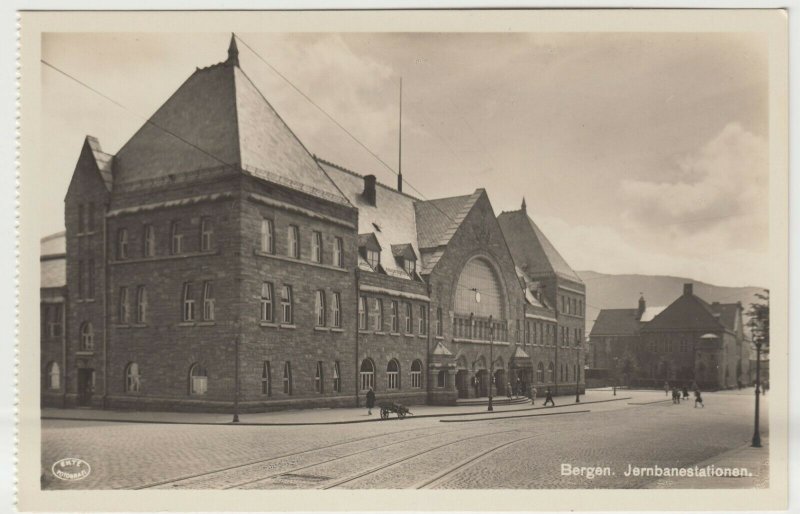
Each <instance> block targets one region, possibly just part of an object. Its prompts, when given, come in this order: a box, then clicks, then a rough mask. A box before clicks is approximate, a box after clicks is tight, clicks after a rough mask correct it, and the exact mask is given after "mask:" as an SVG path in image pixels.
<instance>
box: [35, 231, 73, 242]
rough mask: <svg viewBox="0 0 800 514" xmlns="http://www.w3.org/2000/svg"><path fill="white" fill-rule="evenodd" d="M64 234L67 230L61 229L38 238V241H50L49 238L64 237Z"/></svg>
mask: <svg viewBox="0 0 800 514" xmlns="http://www.w3.org/2000/svg"><path fill="white" fill-rule="evenodd" d="M65 235H67V231H66V230H62V231H60V232H54V233H52V234H50V235H47V236H44V237H42V238H40V239H39V241H50V240H51V239H58V238H59V237H64V236H65Z"/></svg>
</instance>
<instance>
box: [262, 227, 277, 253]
mask: <svg viewBox="0 0 800 514" xmlns="http://www.w3.org/2000/svg"><path fill="white" fill-rule="evenodd" d="M261 251H262V252H264V253H269V254H272V253H275V224H274V223H273V221H272V220H271V219H267V218H264V219H262V220H261Z"/></svg>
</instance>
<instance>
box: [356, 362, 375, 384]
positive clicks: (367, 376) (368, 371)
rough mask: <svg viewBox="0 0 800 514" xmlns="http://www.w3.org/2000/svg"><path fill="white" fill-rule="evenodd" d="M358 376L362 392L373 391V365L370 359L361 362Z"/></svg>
mask: <svg viewBox="0 0 800 514" xmlns="http://www.w3.org/2000/svg"><path fill="white" fill-rule="evenodd" d="M359 376H360V377H361V390H362V391H367V390H369V389H375V365H374V364H373V363H372V361H371V360H370V359H364V360H363V361H361V368H360V369H359Z"/></svg>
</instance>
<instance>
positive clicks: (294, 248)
mask: <svg viewBox="0 0 800 514" xmlns="http://www.w3.org/2000/svg"><path fill="white" fill-rule="evenodd" d="M286 252H287V255H288V256H289V257H293V258H295V259H299V258H300V229H298V228H297V227H296V226H294V225H289V228H288V229H287V232H286Z"/></svg>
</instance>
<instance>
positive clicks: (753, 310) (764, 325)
mask: <svg viewBox="0 0 800 514" xmlns="http://www.w3.org/2000/svg"><path fill="white" fill-rule="evenodd" d="M755 296H756V298H757V299H758V301H756V302H753V303H751V304H750V308H749V309H748V310H747V312H746V313H745V314H747V316H748V317H749V318H750V319H749V320H748V321H747V326H748V328H750V333H751V334H752V336H753V340H754V341H755V340H756V339H760V340H761V341H763V343H764V344H765V345H767V346H769V289H764V292H763V293H756V294H755Z"/></svg>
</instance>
